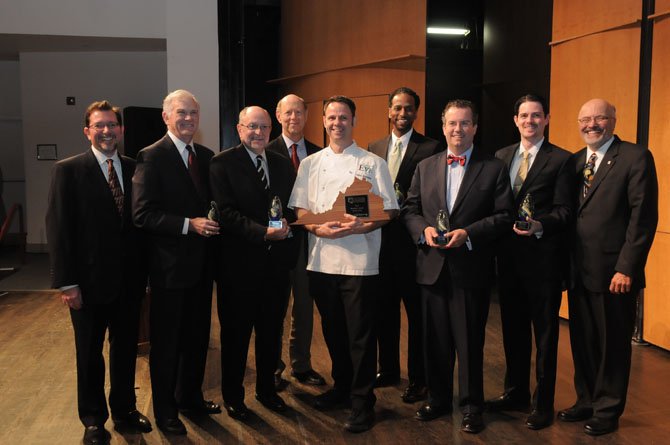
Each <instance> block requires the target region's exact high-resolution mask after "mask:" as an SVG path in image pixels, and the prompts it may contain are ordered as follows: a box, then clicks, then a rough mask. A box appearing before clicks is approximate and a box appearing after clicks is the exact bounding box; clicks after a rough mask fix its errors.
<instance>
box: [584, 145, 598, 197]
mask: <svg viewBox="0 0 670 445" xmlns="http://www.w3.org/2000/svg"><path fill="white" fill-rule="evenodd" d="M597 159H598V155H596V154H595V153H593V154H592V155H591V156H590V157H589V160H588V161H587V162H586V164H585V165H584V170H582V174H583V175H584V189H583V190H582V196H583V197H586V195H587V194H588V192H589V189H590V188H591V182H593V175H595V173H596V172H595V170H596V160H597Z"/></svg>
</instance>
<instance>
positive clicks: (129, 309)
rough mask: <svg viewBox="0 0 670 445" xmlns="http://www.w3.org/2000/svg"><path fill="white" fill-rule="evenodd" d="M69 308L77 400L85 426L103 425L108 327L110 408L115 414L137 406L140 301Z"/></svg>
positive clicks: (126, 411)
mask: <svg viewBox="0 0 670 445" xmlns="http://www.w3.org/2000/svg"><path fill="white" fill-rule="evenodd" d="M83 298H84V305H83V307H82V308H81V309H79V310H74V309H70V317H71V319H72V327H73V328H74V340H75V346H76V353H77V403H78V409H79V419H81V422H82V423H83V424H84V426H92V425H104V423H105V421H106V420H107V419H108V418H109V412H108V410H107V400H106V398H105V359H104V357H103V355H102V349H103V344H104V342H105V333H106V332H107V331H108V330H109V377H110V386H111V388H110V391H109V407H110V409H111V410H112V416H121V415H124V414H127V413H129V412H130V411H133V410H134V409H135V363H136V360H137V331H138V327H139V313H140V304H141V303H140V300H138V299H135V298H129V299H128V301H123V302H121V301H120V300H117V301H115V302H113V303H110V304H86V295H83Z"/></svg>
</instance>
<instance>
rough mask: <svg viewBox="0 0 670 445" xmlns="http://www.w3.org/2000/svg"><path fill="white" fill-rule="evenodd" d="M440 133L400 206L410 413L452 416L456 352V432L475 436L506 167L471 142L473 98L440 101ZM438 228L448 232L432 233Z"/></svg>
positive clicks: (502, 228) (508, 214)
mask: <svg viewBox="0 0 670 445" xmlns="http://www.w3.org/2000/svg"><path fill="white" fill-rule="evenodd" d="M442 131H443V133H444V136H445V138H446V142H447V151H446V152H442V153H438V154H436V155H433V156H431V157H429V158H427V159H425V160H423V161H421V162H420V163H419V165H418V166H417V169H416V172H415V173H414V178H413V180H412V186H411V187H410V190H409V193H408V196H407V201H406V202H405V207H404V208H403V210H402V218H403V220H404V222H405V224H406V225H407V228H408V230H409V233H410V234H411V235H412V238H413V239H414V240H415V241H416V242H417V244H418V252H417V260H416V261H417V276H416V278H417V282H418V283H419V284H420V285H421V304H422V313H423V314H424V320H423V322H424V344H425V345H426V359H425V364H426V383H427V386H428V400H427V401H426V403H424V404H423V406H421V408H419V410H418V411H417V413H416V418H417V419H418V420H422V421H429V420H433V419H436V418H438V417H440V416H442V415H446V414H450V413H451V411H452V399H453V383H452V382H453V370H454V363H455V356H456V354H458V386H459V391H458V395H459V403H458V405H459V408H460V410H461V412H462V413H463V421H462V423H461V430H462V431H464V432H467V433H479V432H480V431H482V430H483V429H484V422H483V419H482V412H483V411H484V391H483V386H484V383H483V359H484V334H485V326H486V319H487V317H488V309H489V297H490V288H491V283H492V281H493V258H494V252H495V248H494V246H495V243H496V241H497V240H498V238H499V237H500V236H501V235H502V234H503V233H505V232H506V231H507V230H509V227H510V226H511V224H512V208H513V205H514V204H513V195H512V190H511V187H510V182H509V174H508V173H507V168H506V166H505V164H504V163H503V162H502V161H500V160H499V159H495V158H493V157H491V156H489V155H487V154H486V153H484V152H482V151H481V149H479V148H477V149H475V148H474V146H473V139H474V136H475V134H476V133H477V112H476V110H475V106H474V104H473V103H472V102H470V101H467V100H453V101H451V102H449V103H447V105H446V107H445V108H444V111H443V112H442ZM438 214H446V215H448V223H446V224H445V221H441V222H440V224H438V222H437V221H436V220H437V215H438ZM443 225H446V226H447V227H449V229H447V230H448V231H447V232H446V233H439V232H438V230H439V229H438V227H439V226H443ZM445 239H446V240H445ZM441 240H442V241H441Z"/></svg>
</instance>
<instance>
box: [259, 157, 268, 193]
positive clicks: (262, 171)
mask: <svg viewBox="0 0 670 445" xmlns="http://www.w3.org/2000/svg"><path fill="white" fill-rule="evenodd" d="M256 171H257V172H258V178H259V179H260V180H261V183H262V184H263V188H264V189H265V190H270V185H269V184H268V177H267V176H265V169H264V168H263V156H261V155H257V156H256Z"/></svg>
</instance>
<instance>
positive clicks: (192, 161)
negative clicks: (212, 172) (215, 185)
mask: <svg viewBox="0 0 670 445" xmlns="http://www.w3.org/2000/svg"><path fill="white" fill-rule="evenodd" d="M186 151H188V174H189V175H190V176H191V180H192V181H193V185H195V188H196V190H197V191H198V194H200V196H204V194H203V190H202V181H201V178H200V169H199V167H198V158H196V157H195V152H194V151H193V148H192V147H191V146H190V145H187V146H186Z"/></svg>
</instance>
